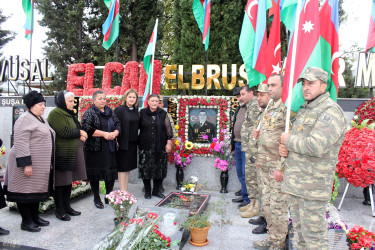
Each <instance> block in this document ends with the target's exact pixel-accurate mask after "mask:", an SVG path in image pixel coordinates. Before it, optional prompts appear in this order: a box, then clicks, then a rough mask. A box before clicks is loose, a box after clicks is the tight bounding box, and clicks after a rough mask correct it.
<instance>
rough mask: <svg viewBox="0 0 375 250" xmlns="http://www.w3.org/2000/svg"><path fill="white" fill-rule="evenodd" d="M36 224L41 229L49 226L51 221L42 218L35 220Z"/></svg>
mask: <svg viewBox="0 0 375 250" xmlns="http://www.w3.org/2000/svg"><path fill="white" fill-rule="evenodd" d="M33 222H34V223H35V224H37V225H38V226H41V227H46V226H49V221H46V220H43V219H42V218H40V217H38V218H37V219H35V220H33Z"/></svg>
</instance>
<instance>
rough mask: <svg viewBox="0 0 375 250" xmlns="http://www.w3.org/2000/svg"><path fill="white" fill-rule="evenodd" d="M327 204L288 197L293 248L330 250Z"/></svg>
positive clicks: (292, 196)
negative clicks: (292, 231) (292, 230)
mask: <svg viewBox="0 0 375 250" xmlns="http://www.w3.org/2000/svg"><path fill="white" fill-rule="evenodd" d="M326 204H327V202H326V201H317V200H307V199H304V198H301V197H298V196H294V195H288V206H289V211H290V216H291V218H292V221H293V229H294V238H293V241H294V245H293V246H294V247H295V248H296V249H322V250H324V249H327V250H328V230H327V219H326Z"/></svg>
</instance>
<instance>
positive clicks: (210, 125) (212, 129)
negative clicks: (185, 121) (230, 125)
mask: <svg viewBox="0 0 375 250" xmlns="http://www.w3.org/2000/svg"><path fill="white" fill-rule="evenodd" d="M189 123H190V126H189V136H188V138H189V141H191V142H194V143H211V142H212V138H215V137H216V127H217V109H215V108H191V109H190V110H189ZM203 135H207V136H208V138H207V139H204V138H203Z"/></svg>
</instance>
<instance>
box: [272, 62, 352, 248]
mask: <svg viewBox="0 0 375 250" xmlns="http://www.w3.org/2000/svg"><path fill="white" fill-rule="evenodd" d="M327 78H328V74H327V72H325V71H324V70H322V69H320V68H313V67H309V68H307V69H306V71H305V73H304V74H303V76H302V78H300V79H299V81H300V80H302V81H303V82H302V91H303V98H304V99H305V101H306V102H305V103H304V105H303V106H302V108H301V109H300V110H299V111H298V115H297V117H296V120H295V122H294V123H293V129H292V131H291V134H290V133H283V134H282V136H281V143H282V145H281V146H280V148H279V152H280V155H282V156H288V158H287V159H286V162H285V169H286V170H285V173H284V182H283V184H282V190H283V191H284V192H285V193H287V195H288V199H287V200H288V206H289V210H290V215H291V218H292V220H293V228H294V230H295V233H294V236H295V238H294V240H295V241H294V242H295V243H296V245H295V247H296V249H328V236H327V234H328V231H327V220H326V204H327V203H328V202H329V200H330V197H331V191H332V183H333V180H334V175H335V168H336V164H337V156H338V153H339V150H340V147H341V144H342V141H343V139H344V136H345V132H346V128H347V124H346V121H345V116H344V113H343V111H342V109H341V108H340V106H339V105H338V104H337V103H336V102H334V101H333V100H332V99H331V98H330V94H329V93H328V92H326V88H327ZM288 152H289V154H288Z"/></svg>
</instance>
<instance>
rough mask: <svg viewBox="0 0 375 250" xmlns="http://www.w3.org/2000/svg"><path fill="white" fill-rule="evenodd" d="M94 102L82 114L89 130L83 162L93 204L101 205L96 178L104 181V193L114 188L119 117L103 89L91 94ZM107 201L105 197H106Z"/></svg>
mask: <svg viewBox="0 0 375 250" xmlns="http://www.w3.org/2000/svg"><path fill="white" fill-rule="evenodd" d="M92 101H93V105H92V107H91V108H89V109H88V110H86V112H85V113H84V114H83V117H82V128H83V130H85V131H86V133H87V134H88V138H87V141H86V143H85V146H84V149H85V163H86V173H87V179H88V180H89V181H90V185H91V190H92V192H93V194H94V205H95V206H96V207H97V208H99V209H103V208H104V205H103V203H102V201H101V199H100V195H99V181H100V180H104V181H105V188H106V194H109V193H110V192H112V190H113V185H114V183H115V180H116V179H117V165H116V153H115V151H116V147H117V145H116V141H115V139H116V137H117V136H118V135H119V131H120V130H121V127H120V121H119V120H118V118H117V116H116V115H115V114H114V113H113V112H112V110H111V109H110V108H109V107H108V106H107V105H106V103H107V98H106V94H105V92H104V91H103V90H98V91H96V92H95V93H94V94H93V96H92ZM105 203H106V204H108V200H107V199H105Z"/></svg>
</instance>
